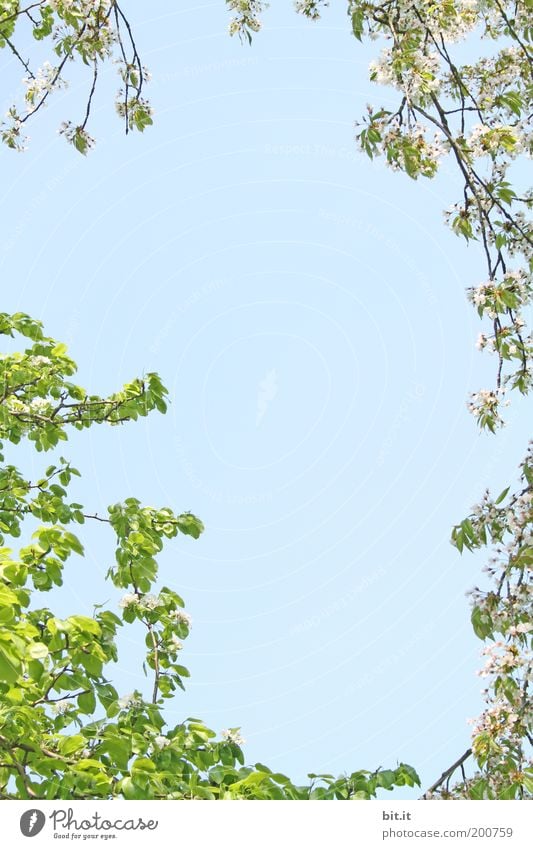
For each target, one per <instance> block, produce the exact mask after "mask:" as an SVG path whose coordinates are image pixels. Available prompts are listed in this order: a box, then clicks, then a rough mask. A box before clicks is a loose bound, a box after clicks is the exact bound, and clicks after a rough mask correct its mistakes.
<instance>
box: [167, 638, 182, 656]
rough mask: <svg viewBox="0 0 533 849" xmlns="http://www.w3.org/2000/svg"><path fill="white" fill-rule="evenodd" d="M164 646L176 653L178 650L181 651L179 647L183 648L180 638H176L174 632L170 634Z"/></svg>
mask: <svg viewBox="0 0 533 849" xmlns="http://www.w3.org/2000/svg"><path fill="white" fill-rule="evenodd" d="M166 648H167V651H170V652H172V653H176V652H178V651H181V649H182V648H183V643H182V642H181V640H178V638H177V637H176V635H175V634H172V636H171V638H170V640H169V641H168V643H167V644H166Z"/></svg>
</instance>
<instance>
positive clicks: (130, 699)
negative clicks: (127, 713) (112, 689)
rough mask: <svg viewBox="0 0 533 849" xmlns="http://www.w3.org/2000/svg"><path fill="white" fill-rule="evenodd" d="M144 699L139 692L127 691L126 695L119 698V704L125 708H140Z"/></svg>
mask: <svg viewBox="0 0 533 849" xmlns="http://www.w3.org/2000/svg"><path fill="white" fill-rule="evenodd" d="M142 704H143V702H142V699H141V697H140V695H139V693H137V692H135V693H127V694H126V695H125V696H121V698H120V699H119V700H118V706H119V707H120V708H122V709H123V710H128V709H130V708H140V707H142Z"/></svg>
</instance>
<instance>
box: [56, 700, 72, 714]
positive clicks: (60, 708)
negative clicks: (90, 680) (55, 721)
mask: <svg viewBox="0 0 533 849" xmlns="http://www.w3.org/2000/svg"><path fill="white" fill-rule="evenodd" d="M72 707H74V705H73V704H72V702H69V701H67V699H60V701H58V702H54V703H53V704H52V705H51V708H52V713H55V714H56V716H63V715H64V714H65V713H68V711H69V710H70V709H71V708H72Z"/></svg>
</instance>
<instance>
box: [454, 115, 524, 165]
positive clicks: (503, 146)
mask: <svg viewBox="0 0 533 849" xmlns="http://www.w3.org/2000/svg"><path fill="white" fill-rule="evenodd" d="M466 143H467V145H468V148H469V150H470V153H471V155H472V156H473V157H474V158H475V159H476V158H479V157H481V156H491V157H492V156H495V155H497V154H499V153H505V154H506V155H507V156H509V158H513V159H514V158H515V157H516V156H517V155H518V154H519V153H521V152H522V150H523V146H524V139H523V136H522V133H521V132H520V127H519V126H518V125H515V126H511V125H509V124H495V123H492V124H474V126H473V127H472V129H471V132H470V135H469V136H468V138H467V139H466Z"/></svg>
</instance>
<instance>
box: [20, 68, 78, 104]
mask: <svg viewBox="0 0 533 849" xmlns="http://www.w3.org/2000/svg"><path fill="white" fill-rule="evenodd" d="M23 83H24V85H25V86H26V93H25V95H24V99H25V101H26V103H27V104H28V113H31V112H33V109H34V107H35V106H36V104H37V103H38V102H39V101H40V100H41V98H42V97H43V95H45V94H46V93H47V92H51V91H54V90H57V89H60V88H65V87H66V85H67V83H66V81H65V80H63V79H62V78H61V76H60V75H59V69H58V68H56V67H54V66H53V65H51V64H50V62H44V63H43V65H42V66H41V67H40V68H39V69H38V70H37V72H36V74H34V75H32V76H31V77H25V78H24V79H23Z"/></svg>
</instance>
